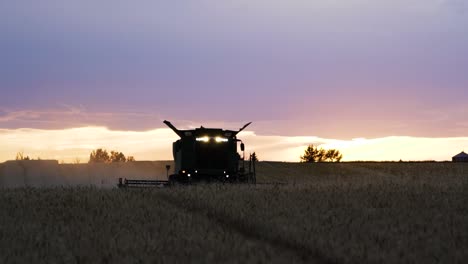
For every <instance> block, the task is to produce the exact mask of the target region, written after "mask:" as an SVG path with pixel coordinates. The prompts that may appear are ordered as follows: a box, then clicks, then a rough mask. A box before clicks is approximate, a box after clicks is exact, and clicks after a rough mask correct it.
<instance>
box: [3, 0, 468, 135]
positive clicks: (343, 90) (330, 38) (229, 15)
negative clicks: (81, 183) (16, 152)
mask: <svg viewBox="0 0 468 264" xmlns="http://www.w3.org/2000/svg"><path fill="white" fill-rule="evenodd" d="M229 2H235V3H229ZM467 3H468V2H467V1H465V0H446V1H443V0H405V1H403V0H392V1H390V0H387V1H378V0H372V1H371V0H346V1H345V0H342V1H329V0H319V1H305V0H304V1H294V0H284V1H279V0H268V1H267V0H248V1H247V0H240V1H215V0H212V1H187V2H185V1H103V0H93V1H87V0H84V1H83V0H82V1H63V0H61V1H59V0H57V1H52V0H42V1H32V0H31V1H22V0H12V1H8V0H7V1H2V2H1V3H0V34H1V35H0V90H1V95H0V128H8V129H15V128H22V127H27V128H40V129H63V128H71V127H80V126H88V125H96V126H107V127H109V128H110V129H120V130H133V131H141V130H147V129H152V128H158V127H163V126H164V125H163V124H162V120H164V119H168V120H171V121H174V123H177V124H179V125H180V126H187V125H189V124H194V125H197V126H199V125H201V124H204V125H207V126H209V125H210V124H213V125H222V124H225V125H228V126H229V127H227V128H230V129H235V128H238V127H240V126H241V125H243V124H244V123H245V122H247V121H254V125H253V126H252V129H253V130H255V132H256V133H257V134H271V135H282V136H299V135H301V136H302V135H303V136H306V135H307V136H320V137H328V138H341V139H349V138H355V137H385V136H423V137H454V136H466V135H467V131H468V104H467V101H468V26H467V25H468V4H467Z"/></svg>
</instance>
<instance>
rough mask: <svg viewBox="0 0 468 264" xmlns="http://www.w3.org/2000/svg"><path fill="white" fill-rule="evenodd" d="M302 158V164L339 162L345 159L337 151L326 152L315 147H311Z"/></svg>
mask: <svg viewBox="0 0 468 264" xmlns="http://www.w3.org/2000/svg"><path fill="white" fill-rule="evenodd" d="M300 158H301V162H324V161H330V162H334V161H335V162H339V161H341V159H342V158H343V155H342V154H341V153H340V151H339V150H336V149H329V150H325V149H323V148H320V149H319V148H318V147H315V146H314V145H309V146H308V147H307V149H306V150H305V151H304V155H303V156H301V157H300Z"/></svg>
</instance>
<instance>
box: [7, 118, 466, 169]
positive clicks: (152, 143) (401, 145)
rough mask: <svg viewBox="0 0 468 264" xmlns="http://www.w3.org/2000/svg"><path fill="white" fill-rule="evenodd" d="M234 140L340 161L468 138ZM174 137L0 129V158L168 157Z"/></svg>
mask: <svg viewBox="0 0 468 264" xmlns="http://www.w3.org/2000/svg"><path fill="white" fill-rule="evenodd" d="M239 138H241V139H242V140H243V142H244V143H245V144H246V152H247V153H248V152H254V151H255V152H256V153H257V154H258V155H259V158H260V160H270V161H292V162H295V161H296V162H297V161H299V156H300V155H302V154H303V152H304V150H305V148H306V147H307V146H308V145H310V144H313V145H315V146H319V147H322V148H324V149H331V148H333V149H338V150H340V152H341V153H342V154H343V161H356V160H366V161H398V160H400V159H401V160H438V161H443V160H450V158H451V157H452V156H453V155H455V154H457V153H459V152H460V151H461V150H462V149H467V146H468V137H452V138H423V137H404V136H390V137H383V138H374V139H366V138H355V139H352V140H339V139H326V138H319V137H313V136H311V137H307V136H268V135H257V134H256V133H255V132H253V131H243V132H241V133H240V134H239ZM177 139H178V137H177V135H176V134H175V133H174V132H173V131H172V130H171V129H168V128H157V129H152V130H148V131H114V130H109V129H108V128H106V127H97V126H89V127H80V128H69V129H63V130H43V129H31V128H22V129H0V145H1V146H2V149H1V150H0V162H3V161H6V160H12V159H14V158H15V156H16V153H18V152H23V153H24V154H25V155H27V156H29V157H30V158H32V159H37V158H41V159H56V160H59V161H63V162H67V163H69V162H75V161H76V160H80V161H81V162H87V161H88V158H89V154H90V153H91V151H92V150H94V149H97V148H105V149H107V150H118V151H121V152H123V153H124V154H125V155H128V156H134V157H135V159H136V160H171V159H172V142H174V141H175V140H177Z"/></svg>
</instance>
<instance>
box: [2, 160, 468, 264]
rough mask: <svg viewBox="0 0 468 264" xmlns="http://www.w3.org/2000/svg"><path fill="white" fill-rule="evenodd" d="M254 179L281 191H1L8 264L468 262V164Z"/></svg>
mask: <svg viewBox="0 0 468 264" xmlns="http://www.w3.org/2000/svg"><path fill="white" fill-rule="evenodd" d="M257 169H258V181H259V182H270V183H282V184H258V185H255V186H254V185H222V184H210V185H196V186H177V187H171V188H154V189H111V190H109V189H98V188H46V189H39V188H16V189H3V190H0V212H1V217H0V263H187V262H189V263H218V262H223V263H285V262H290V263H464V262H465V261H466V259H468V164H452V163H341V164H295V163H276V162H261V163H260V164H259V165H258V167H257Z"/></svg>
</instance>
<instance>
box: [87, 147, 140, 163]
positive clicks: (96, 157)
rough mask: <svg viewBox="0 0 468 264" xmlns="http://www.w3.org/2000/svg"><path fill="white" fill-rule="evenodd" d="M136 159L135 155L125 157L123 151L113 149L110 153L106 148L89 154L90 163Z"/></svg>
mask: <svg viewBox="0 0 468 264" xmlns="http://www.w3.org/2000/svg"><path fill="white" fill-rule="evenodd" d="M127 161H135V158H134V157H133V156H129V157H128V158H125V155H124V154H123V153H122V152H119V151H114V150H112V151H111V152H110V154H109V153H108V152H107V150H105V149H102V148H100V149H96V150H93V152H91V154H90V155H89V163H97V162H101V163H111V162H127Z"/></svg>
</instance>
